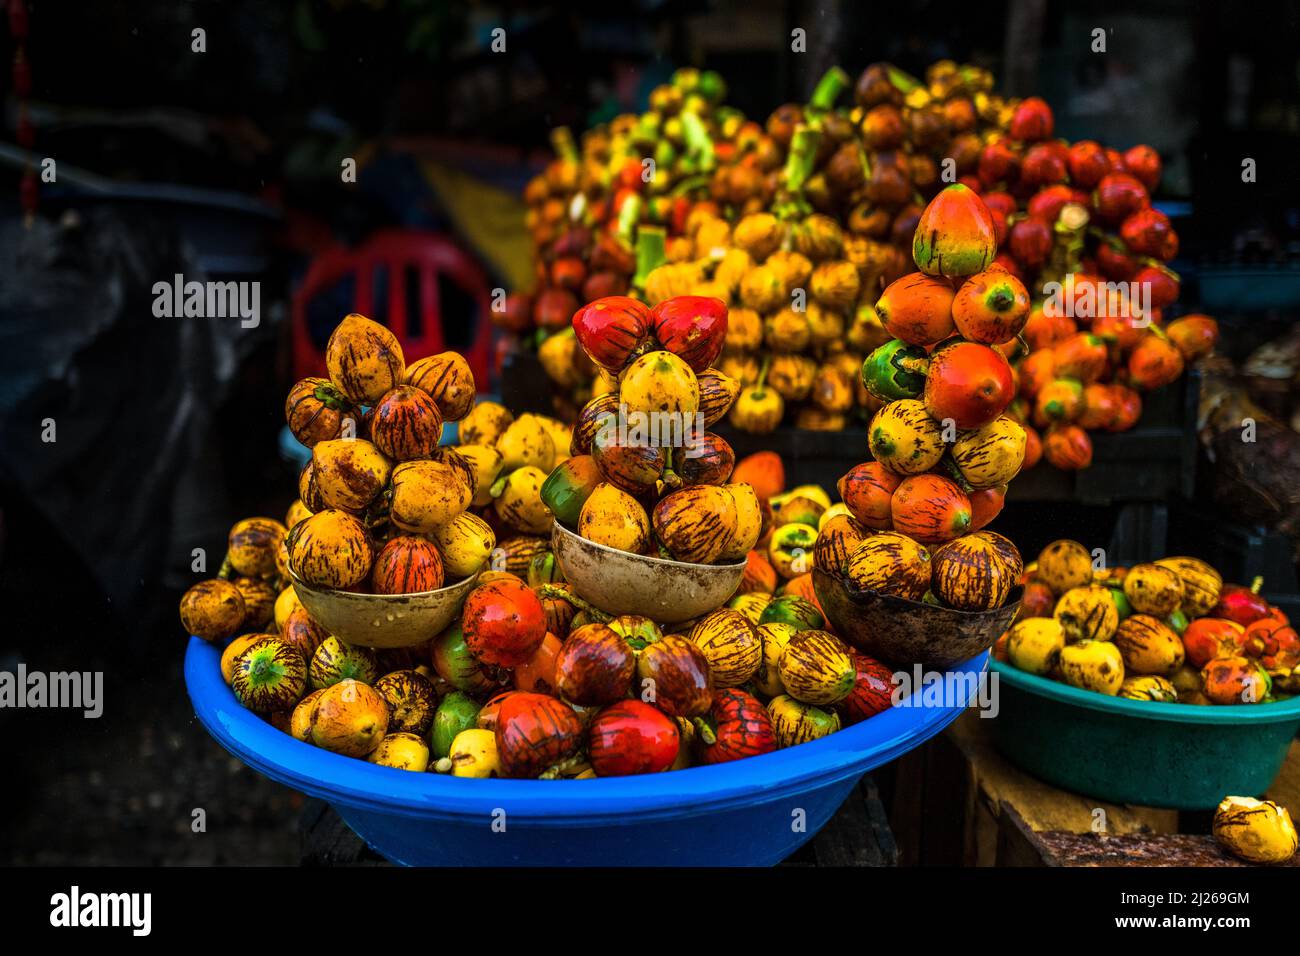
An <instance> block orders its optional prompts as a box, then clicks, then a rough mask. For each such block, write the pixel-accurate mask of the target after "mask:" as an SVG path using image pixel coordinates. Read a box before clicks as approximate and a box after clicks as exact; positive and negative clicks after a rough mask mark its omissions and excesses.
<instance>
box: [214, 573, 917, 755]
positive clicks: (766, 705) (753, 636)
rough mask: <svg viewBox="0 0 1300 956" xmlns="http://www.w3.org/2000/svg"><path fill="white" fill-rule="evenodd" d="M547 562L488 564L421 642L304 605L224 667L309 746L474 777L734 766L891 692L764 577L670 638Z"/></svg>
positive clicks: (877, 707)
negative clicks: (376, 637)
mask: <svg viewBox="0 0 1300 956" xmlns="http://www.w3.org/2000/svg"><path fill="white" fill-rule="evenodd" d="M552 557H553V556H550V555H539V556H537V557H535V558H534V559H533V561H532V562H530V566H529V569H528V572H527V580H525V579H524V578H521V577H519V576H516V575H513V574H511V573H509V572H504V571H487V572H484V573H483V574H482V575H481V577H480V578H479V580H478V582H477V584H476V586H475V588H474V589H473V590H472V591H471V592H470V593H469V596H468V597H467V599H466V601H465V605H464V607H463V609H462V613H461V616H460V618H459V620H457V621H456V622H455V623H453V624H452V625H451V626H450V627H448V628H447V630H445V631H444V632H443V633H441V634H438V635H436V636H434V637H433V638H432V639H431V640H430V641H429V642H428V643H426V644H424V645H421V646H419V647H414V648H404V649H401V650H388V651H374V650H370V649H367V648H364V647H357V646H351V645H348V644H345V643H343V642H341V641H339V640H338V639H337V638H335V637H332V636H329V635H327V634H326V633H325V632H324V631H323V629H322V628H320V626H319V625H318V624H316V622H314V621H313V620H312V619H311V617H310V616H309V615H308V614H307V612H306V611H305V610H304V609H303V608H302V607H301V606H293V607H292V608H291V609H287V613H286V614H285V615H284V617H283V620H280V615H279V614H277V615H276V633H269V634H260V633H256V634H248V635H245V636H243V637H239V638H236V639H234V640H233V641H231V642H230V643H229V645H228V646H227V647H226V649H225V652H224V653H223V655H222V659H221V668H222V673H223V676H224V677H225V679H226V681H227V682H228V683H231V684H232V686H233V689H234V691H235V694H236V696H237V697H238V698H239V700H240V701H241V703H243V704H244V706H246V707H248V708H249V709H250V710H253V711H256V712H257V713H259V714H262V715H263V716H264V717H265V718H266V719H267V720H268V721H269V722H270V723H272V724H273V725H274V726H276V727H278V728H279V729H281V730H283V731H284V732H286V733H289V734H291V735H292V736H294V737H295V738H297V739H299V740H301V741H303V742H305V743H310V744H312V745H314V746H317V747H321V748H324V749H326V750H330V751H333V752H335V753H339V754H343V755H346V756H352V757H357V758H363V759H367V760H369V761H371V762H373V763H377V764H381V765H384V766H390V767H395V768H399V769H403V770H411V771H425V770H433V771H437V772H441V773H451V774H453V775H455V776H462V777H496V776H501V777H514V778H543V779H554V778H580V779H585V778H592V777H605V776H623V775H628V774H637V773H657V772H661V771H665V770H671V769H680V768H683V767H687V766H691V765H696V764H714V763H722V762H726V761H730V760H736V759H739V758H742V757H748V756H754V755H757V754H763V753H768V752H771V751H773V750H776V749H778V748H782V747H790V746H794V745H797V744H800V743H804V742H806V741H809V740H813V739H816V738H819V737H822V736H825V735H827V734H830V733H833V732H834V731H836V730H839V729H840V728H841V727H842V726H844V725H847V724H853V723H857V722H859V721H862V720H865V719H867V718H869V717H871V716H873V715H875V714H877V713H880V712H881V711H883V710H885V709H887V708H888V707H890V706H891V704H892V700H893V694H894V679H893V675H892V673H891V671H890V669H889V668H887V667H886V666H884V665H883V664H881V663H879V662H877V661H875V660H872V659H870V658H867V657H865V656H862V655H860V654H857V653H856V652H854V651H853V650H851V649H850V648H849V647H848V646H847V645H846V644H845V643H844V642H843V641H841V640H840V639H839V638H838V637H837V636H835V635H834V634H833V633H831V632H830V631H828V630H826V629H825V623H824V621H823V619H822V615H821V613H820V611H819V610H818V609H817V607H816V605H815V604H813V603H812V602H811V601H809V600H806V599H804V598H802V597H799V596H797V595H794V594H782V595H772V594H770V593H767V592H764V591H761V590H754V591H751V592H746V594H745V595H742V596H741V597H748V598H750V600H746V601H739V598H738V599H737V600H738V604H737V606H736V607H723V608H719V609H717V610H715V611H713V612H711V613H709V614H706V615H704V616H702V617H700V618H698V619H697V620H695V621H692V622H688V623H686V624H681V625H677V632H676V633H664V630H663V629H661V628H660V627H659V626H658V625H656V624H655V623H654V622H653V621H651V620H649V619H647V618H642V617H635V616H622V617H612V618H611V617H610V616H609V615H606V614H603V613H601V612H600V611H598V610H597V609H595V608H592V607H590V606H589V605H586V604H585V603H584V602H582V601H581V600H580V599H578V598H576V597H575V596H574V595H573V594H572V593H571V592H570V591H569V590H568V589H567V587H566V586H565V585H564V584H563V583H562V582H561V581H558V580H557V575H556V568H555V564H554V561H553V560H548V559H551V558H552ZM223 583H224V582H223ZM749 586H752V587H755V588H756V589H758V588H761V587H762V585H761V583H760V584H754V583H752V582H751V583H750V585H749ZM288 593H289V594H292V593H293V592H292V591H290V592H288ZM287 603H292V601H291V600H290V602H287ZM257 626H260V627H262V628H264V629H265V628H267V626H268V625H267V622H260V623H259V624H258V625H257Z"/></svg>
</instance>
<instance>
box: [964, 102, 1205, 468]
mask: <svg viewBox="0 0 1300 956" xmlns="http://www.w3.org/2000/svg"><path fill="white" fill-rule="evenodd" d="M1054 126H1055V119H1054V117H1053V115H1052V110H1051V107H1049V106H1048V105H1047V103H1045V102H1044V101H1043V100H1041V99H1039V98H1037V97H1031V98H1029V99H1026V100H1024V101H1022V102H1020V103H1018V104H1016V105H1015V106H1014V108H1013V109H1012V110H1011V112H1010V116H1009V120H1008V122H1007V123H1006V124H1005V126H1004V127H1003V129H1002V130H1001V131H1000V132H998V133H996V134H993V135H990V136H989V137H987V141H986V143H985V145H984V146H983V147H982V149H981V150H980V151H979V154H978V157H977V158H976V159H975V160H974V162H970V161H967V162H966V163H965V164H959V171H960V172H961V177H960V179H959V180H958V181H959V182H960V183H963V184H964V185H966V186H968V187H969V188H970V189H972V190H974V191H975V192H977V193H979V194H980V196H981V198H982V199H983V200H984V202H985V205H986V206H987V207H988V208H989V210H990V213H991V215H992V217H993V223H994V228H995V231H996V236H997V241H998V243H999V246H1000V249H1001V252H1000V253H999V255H998V256H997V258H996V259H995V263H996V264H998V265H1000V266H1002V267H1003V268H1005V269H1006V270H1007V271H1008V272H1010V273H1011V274H1012V275H1015V276H1016V277H1017V278H1019V279H1020V280H1021V281H1022V282H1023V283H1024V285H1025V286H1026V287H1027V288H1029V289H1030V290H1032V292H1033V298H1034V304H1033V308H1032V309H1031V311H1030V314H1029V318H1028V321H1027V322H1026V324H1025V327H1024V330H1023V333H1022V335H1021V337H1020V338H1019V339H1018V340H1015V341H1011V340H1009V341H1006V342H1005V343H1004V344H1002V345H1000V348H1001V349H1002V350H1003V351H1004V352H1005V353H1006V354H1007V356H1008V357H1009V358H1011V359H1012V360H1013V361H1014V362H1015V368H1016V372H1017V391H1018V398H1017V401H1016V402H1015V403H1013V405H1012V407H1011V410H1010V412H1011V414H1012V416H1013V417H1015V418H1016V420H1017V421H1019V422H1020V423H1021V424H1022V425H1024V426H1025V427H1026V430H1027V431H1028V433H1029V444H1030V448H1031V452H1030V462H1031V464H1032V463H1033V462H1036V461H1037V460H1038V458H1039V456H1040V454H1041V456H1042V457H1043V458H1046V460H1047V461H1048V462H1049V463H1050V464H1052V465H1053V466H1055V467H1057V468H1060V469H1063V470H1069V471H1072V470H1078V469H1081V468H1086V467H1087V466H1088V465H1089V464H1090V462H1091V460H1092V441H1091V439H1090V437H1089V435H1088V432H1090V431H1095V430H1099V429H1100V430H1104V431H1111V432H1117V431H1125V430H1127V429H1129V428H1132V427H1133V426H1134V425H1135V424H1136V423H1137V421H1138V418H1139V416H1140V415H1141V410H1142V397H1141V396H1142V393H1143V392H1147V391H1151V390H1154V389H1158V388H1161V387H1163V386H1165V385H1168V384H1170V383H1171V382H1173V381H1174V380H1175V379H1177V378H1178V377H1179V376H1180V375H1181V374H1182V372H1183V369H1184V367H1185V365H1186V364H1187V363H1190V362H1192V361H1194V360H1196V359H1198V358H1200V357H1201V356H1203V355H1205V354H1207V353H1208V352H1210V351H1211V350H1212V349H1213V348H1214V344H1215V342H1216V340H1217V338H1218V325H1217V323H1216V322H1215V321H1214V320H1213V319H1212V318H1210V317H1208V316H1205V315H1188V316H1184V317H1182V318H1179V319H1176V320H1174V321H1172V322H1169V323H1166V322H1165V319H1164V313H1165V310H1166V309H1168V308H1169V307H1170V306H1172V305H1174V303H1175V302H1176V301H1177V299H1178V294H1179V279H1178V276H1177V275H1176V274H1175V273H1174V272H1172V271H1171V270H1170V269H1169V267H1168V265H1167V263H1168V261H1169V260H1170V259H1171V258H1173V256H1174V255H1175V254H1176V253H1177V250H1178V235H1177V233H1176V232H1175V231H1174V230H1173V228H1172V226H1171V225H1170V222H1169V219H1168V217H1167V216H1166V215H1165V214H1164V213H1162V212H1160V211H1158V210H1156V209H1154V208H1153V207H1152V205H1151V193H1152V192H1153V191H1154V190H1155V188H1156V185H1157V184H1158V182H1159V180H1160V173H1161V163H1160V157H1159V155H1158V154H1157V153H1156V152H1155V150H1153V149H1152V148H1151V147H1149V146H1145V145H1139V146H1134V147H1133V148H1132V149H1130V150H1128V151H1127V152H1125V153H1120V152H1119V151H1117V150H1114V149H1107V148H1103V147H1102V146H1100V145H1098V144H1097V143H1095V142H1092V141H1090V140H1084V141H1080V142H1077V143H1073V144H1070V143H1068V142H1066V141H1064V140H1060V139H1054V138H1053V129H1054Z"/></svg>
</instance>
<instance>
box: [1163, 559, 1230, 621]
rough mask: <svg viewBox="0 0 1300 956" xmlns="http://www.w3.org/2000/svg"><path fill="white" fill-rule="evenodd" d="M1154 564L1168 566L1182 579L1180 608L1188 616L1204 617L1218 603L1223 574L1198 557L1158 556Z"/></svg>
mask: <svg viewBox="0 0 1300 956" xmlns="http://www.w3.org/2000/svg"><path fill="white" fill-rule="evenodd" d="M1156 564H1158V565H1160V566H1161V567H1162V568H1169V569H1170V570H1171V571H1173V572H1174V573H1176V574H1177V575H1178V577H1179V580H1181V581H1182V583H1183V603H1182V609H1183V612H1184V613H1185V614H1186V615H1187V616H1188V617H1193V618H1194V617H1204V616H1205V615H1207V614H1209V613H1210V611H1211V610H1213V609H1214V606H1215V605H1216V604H1218V603H1219V594H1220V592H1221V591H1222V590H1223V576H1222V575H1220V574H1219V572H1218V571H1216V570H1215V569H1214V568H1212V567H1211V566H1210V565H1209V564H1207V563H1206V562H1204V561H1202V560H1201V559H1200V558H1188V557H1173V558H1158V559H1157V560H1156Z"/></svg>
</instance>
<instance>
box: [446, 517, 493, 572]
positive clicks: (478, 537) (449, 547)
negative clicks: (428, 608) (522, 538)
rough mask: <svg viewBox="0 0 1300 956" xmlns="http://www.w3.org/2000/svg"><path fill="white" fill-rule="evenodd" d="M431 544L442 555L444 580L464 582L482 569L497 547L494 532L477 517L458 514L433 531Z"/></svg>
mask: <svg viewBox="0 0 1300 956" xmlns="http://www.w3.org/2000/svg"><path fill="white" fill-rule="evenodd" d="M433 542H434V544H436V545H437V546H438V551H439V553H440V554H441V555H442V567H443V570H444V571H445V572H446V574H447V580H449V581H457V580H460V579H461V578H467V577H469V576H470V575H471V574H473V573H474V572H475V571H477V570H479V569H480V568H482V567H483V566H484V565H485V564H486V563H487V560H488V558H489V557H490V556H491V554H492V549H493V548H495V547H496V546H497V536H496V532H494V531H493V530H492V526H491V525H489V524H488V523H487V522H486V521H484V520H483V519H482V518H480V517H479V516H478V515H476V514H470V513H469V512H468V511H466V512H464V513H463V514H458V515H457V516H456V517H454V518H452V519H451V520H450V521H448V522H447V523H446V524H444V525H439V526H438V527H437V528H434V529H433Z"/></svg>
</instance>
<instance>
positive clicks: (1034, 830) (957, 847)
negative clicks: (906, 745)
mask: <svg viewBox="0 0 1300 956" xmlns="http://www.w3.org/2000/svg"><path fill="white" fill-rule="evenodd" d="M1225 796H1226V794H1225ZM1267 796H1268V797H1269V799H1272V800H1276V801H1277V802H1278V803H1280V804H1282V805H1283V806H1285V807H1287V808H1288V809H1290V810H1292V812H1293V813H1294V812H1295V811H1298V810H1300V744H1296V743H1293V744H1292V745H1291V752H1290V755H1289V756H1288V758H1287V761H1286V763H1285V764H1284V765H1283V767H1282V771H1281V773H1280V774H1279V776H1278V779H1277V780H1276V781H1275V782H1274V784H1273V786H1272V787H1271V788H1270V789H1269V791H1268V794H1267ZM890 803H891V814H890V822H891V824H892V829H893V832H894V835H895V839H896V840H897V842H898V847H899V859H900V864H901V865H904V866H907V865H916V864H945V865H966V866H1119V865H1126V866H1227V865H1236V863H1237V861H1236V860H1234V859H1233V858H1232V857H1229V856H1228V855H1227V854H1225V853H1223V852H1222V851H1221V850H1220V849H1219V848H1218V846H1217V844H1215V843H1214V840H1213V838H1212V837H1210V836H1209V835H1208V834H1209V832H1210V820H1211V816H1212V814H1210V813H1209V812H1204V811H1202V812H1180V811H1177V810H1165V809H1159V808H1155V807H1140V806H1131V805H1119V804H1109V803H1104V802H1102V801H1099V800H1097V799H1096V798H1093V797H1085V796H1081V795H1079V794H1075V793H1071V792H1069V791H1066V790H1061V789H1059V788H1057V787H1054V786H1052V785H1051V784H1048V783H1045V782H1043V781H1041V780H1038V779H1037V778H1035V777H1033V776H1030V775H1029V774H1027V773H1025V772H1024V771H1022V770H1019V769H1018V768H1016V767H1014V766H1013V765H1012V764H1011V763H1010V762H1008V761H1007V760H1006V759H1004V758H1003V757H1002V755H1001V754H1000V753H999V752H998V751H997V748H996V747H995V746H994V744H993V741H992V738H991V735H990V734H989V733H988V730H987V728H986V726H985V724H984V720H983V719H982V718H980V716H979V714H978V713H977V712H975V711H969V712H967V713H965V714H963V715H962V716H961V717H960V718H959V719H958V720H957V721H955V722H954V723H953V724H952V725H951V726H950V727H949V728H948V730H946V731H945V732H944V733H943V734H942V735H940V736H939V737H936V738H934V739H933V740H931V741H930V742H928V743H927V744H925V745H924V746H923V747H920V748H918V749H917V750H914V751H912V752H911V753H909V754H907V755H905V756H904V757H902V758H901V759H900V760H899V762H898V768H897V778H896V781H895V786H894V791H893V798H892V800H891V801H890Z"/></svg>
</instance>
